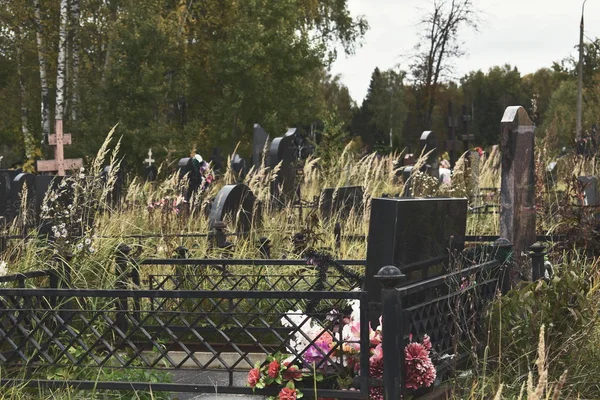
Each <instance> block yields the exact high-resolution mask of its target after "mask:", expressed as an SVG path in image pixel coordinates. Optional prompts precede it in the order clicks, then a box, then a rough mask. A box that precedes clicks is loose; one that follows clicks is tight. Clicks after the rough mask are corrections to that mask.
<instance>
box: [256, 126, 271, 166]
mask: <svg viewBox="0 0 600 400" xmlns="http://www.w3.org/2000/svg"><path fill="white" fill-rule="evenodd" d="M268 141H269V135H268V134H267V132H265V130H264V129H263V128H262V126H260V125H259V124H254V135H253V138H252V165H254V168H255V169H256V170H258V169H260V168H261V167H262V166H263V165H262V162H263V158H264V154H263V152H264V151H265V146H266V144H267V142H268ZM267 149H268V148H267ZM266 162H267V163H268V160H266Z"/></svg>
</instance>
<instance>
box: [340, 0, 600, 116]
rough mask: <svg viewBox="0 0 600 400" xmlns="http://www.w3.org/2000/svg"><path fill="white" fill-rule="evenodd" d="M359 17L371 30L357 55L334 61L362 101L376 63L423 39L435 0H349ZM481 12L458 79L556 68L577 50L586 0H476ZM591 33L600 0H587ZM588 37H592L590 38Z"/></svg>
mask: <svg viewBox="0 0 600 400" xmlns="http://www.w3.org/2000/svg"><path fill="white" fill-rule="evenodd" d="M348 2H349V7H350V11H351V13H352V15H353V16H357V15H364V16H366V18H367V20H368V22H369V25H370V29H369V31H368V32H367V34H366V36H365V38H364V40H363V46H362V47H361V48H358V49H357V50H356V54H355V55H354V56H350V57H346V55H345V54H343V53H342V54H340V55H339V56H338V60H337V61H336V62H335V63H334V64H333V66H332V73H333V74H341V75H342V82H344V84H346V86H348V88H349V89H350V94H351V95H352V97H353V98H354V100H356V102H357V103H358V104H359V105H360V103H361V102H362V100H363V98H364V96H365V95H366V93H367V89H368V87H369V81H370V78H371V73H372V72H373V70H374V69H375V67H379V68H380V69H381V70H386V69H389V68H393V67H394V66H396V65H398V64H400V66H401V67H403V68H404V69H407V64H408V63H407V61H408V60H407V57H406V55H408V54H410V52H411V51H412V49H413V47H414V45H415V44H416V43H417V40H418V36H417V32H418V29H419V27H418V21H419V18H420V17H421V16H422V15H423V10H424V9H425V10H429V9H431V4H432V2H431V0H348ZM474 3H475V4H476V7H477V9H479V10H480V11H481V13H480V17H481V19H482V22H481V23H480V27H479V31H478V32H474V31H472V30H470V29H469V30H464V31H463V32H461V34H460V39H461V40H462V41H463V42H464V43H465V49H466V51H467V55H466V56H464V57H463V58H462V59H460V60H456V61H455V62H454V70H455V72H454V75H455V78H456V80H458V78H460V77H462V76H463V75H465V74H467V73H468V72H470V71H473V70H478V69H481V70H483V71H487V70H488V69H489V68H490V67H492V66H495V65H503V64H506V63H510V64H511V65H513V66H516V67H517V68H518V69H519V71H520V72H521V75H525V74H527V73H531V72H535V71H536V70H537V69H539V68H542V67H550V66H551V65H552V62H553V61H560V60H561V59H563V58H565V57H567V56H569V55H570V54H575V53H576V48H575V46H576V45H577V43H578V42H579V21H580V19H581V4H582V1H580V0H474ZM585 34H586V36H588V37H589V38H591V39H595V38H596V37H600V0H587V2H586V4H585ZM584 40H585V41H589V39H586V38H584Z"/></svg>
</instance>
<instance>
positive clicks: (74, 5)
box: [71, 0, 81, 121]
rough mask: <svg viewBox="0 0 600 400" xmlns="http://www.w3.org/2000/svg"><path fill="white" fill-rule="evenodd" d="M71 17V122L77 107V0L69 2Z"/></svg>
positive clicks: (79, 13) (75, 118) (74, 119)
mask: <svg viewBox="0 0 600 400" xmlns="http://www.w3.org/2000/svg"><path fill="white" fill-rule="evenodd" d="M71 16H72V18H73V21H72V22H73V25H72V27H71V44H72V47H71V57H72V60H73V64H72V69H71V83H72V87H71V120H72V121H77V112H78V107H79V23H80V21H79V20H80V18H81V10H80V7H79V0H71Z"/></svg>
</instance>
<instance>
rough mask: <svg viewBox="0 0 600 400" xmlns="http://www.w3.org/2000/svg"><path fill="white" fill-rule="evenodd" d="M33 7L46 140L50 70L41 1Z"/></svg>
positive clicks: (48, 116) (48, 132) (48, 129)
mask: <svg viewBox="0 0 600 400" xmlns="http://www.w3.org/2000/svg"><path fill="white" fill-rule="evenodd" d="M33 5H34V9H35V26H36V30H35V37H36V42H37V50H38V62H39V66H40V86H41V88H42V104H41V109H42V133H43V135H44V138H48V135H49V134H50V95H49V93H48V72H47V71H48V68H47V62H46V46H45V45H44V37H43V28H42V18H41V12H40V0H34V2H33Z"/></svg>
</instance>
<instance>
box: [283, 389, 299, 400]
mask: <svg viewBox="0 0 600 400" xmlns="http://www.w3.org/2000/svg"><path fill="white" fill-rule="evenodd" d="M279 400H296V389H292V388H289V387H284V388H283V389H281V391H280V392H279Z"/></svg>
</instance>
